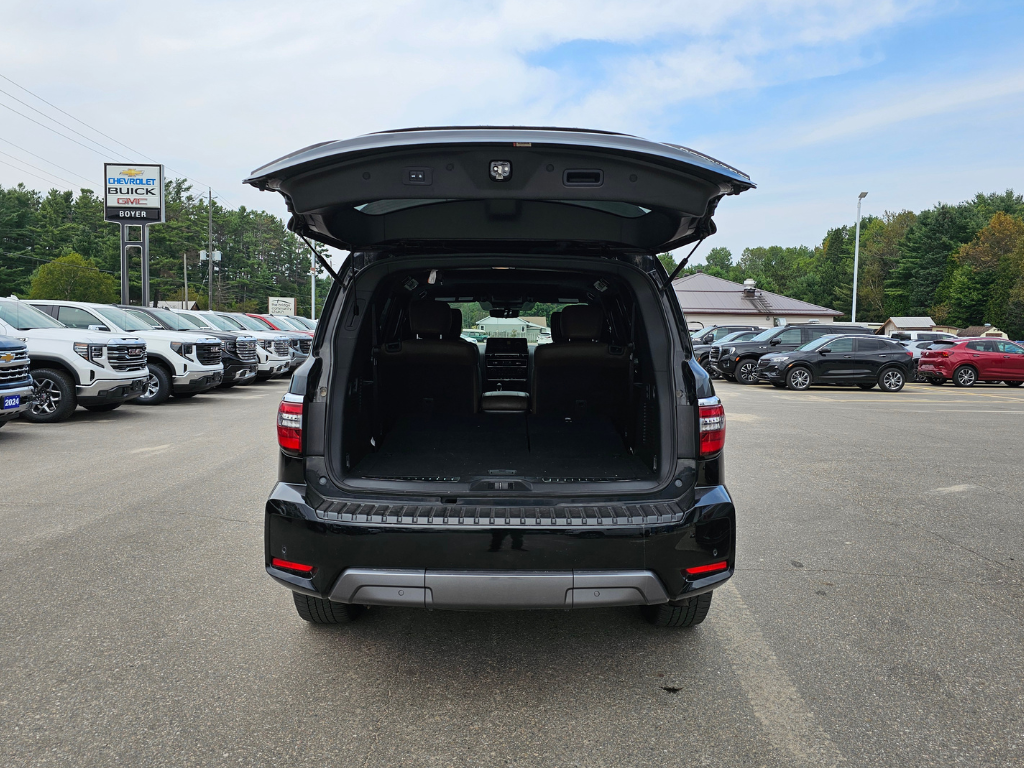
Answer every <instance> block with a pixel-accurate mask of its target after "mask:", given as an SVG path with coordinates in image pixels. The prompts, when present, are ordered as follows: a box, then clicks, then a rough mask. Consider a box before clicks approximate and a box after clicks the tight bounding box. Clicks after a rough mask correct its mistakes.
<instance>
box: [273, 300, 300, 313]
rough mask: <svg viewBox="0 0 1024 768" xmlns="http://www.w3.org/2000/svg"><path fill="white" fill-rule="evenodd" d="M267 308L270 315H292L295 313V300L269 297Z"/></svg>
mask: <svg viewBox="0 0 1024 768" xmlns="http://www.w3.org/2000/svg"><path fill="white" fill-rule="evenodd" d="M269 298H270V300H269V302H268V303H269V305H270V306H269V307H268V309H269V310H270V313H269V314H271V315H294V314H296V312H295V299H292V298H285V297H283V296H271V297H269Z"/></svg>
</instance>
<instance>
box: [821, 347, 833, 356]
mask: <svg viewBox="0 0 1024 768" xmlns="http://www.w3.org/2000/svg"><path fill="white" fill-rule="evenodd" d="M831 351H832V350H831V349H829V348H828V347H822V348H821V349H819V350H818V354H819V355H824V354H825V353H827V352H831Z"/></svg>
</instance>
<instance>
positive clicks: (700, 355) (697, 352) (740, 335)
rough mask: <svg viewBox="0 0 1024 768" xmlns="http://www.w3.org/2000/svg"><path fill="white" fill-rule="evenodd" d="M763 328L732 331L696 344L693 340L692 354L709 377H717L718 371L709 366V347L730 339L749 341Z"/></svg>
mask: <svg viewBox="0 0 1024 768" xmlns="http://www.w3.org/2000/svg"><path fill="white" fill-rule="evenodd" d="M763 330H764V329H763V328H754V329H752V330H749V331H733V332H732V333H728V334H725V335H723V336H722V337H721V338H719V339H717V340H716V341H715V342H708V343H707V344H698V343H697V342H696V341H693V356H694V357H695V358H697V362H698V363H700V367H701V368H703V369H704V370H705V371H707V372H708V373H710V374H711V378H713V379H716V378H718V371H715V370H714V369H712V367H711V347H712V346H714V344H715V343H718V342H721V344H722V345H724V344H726V343H727V342H730V341H749V340H750V339H752V338H754V337H755V336H757V334H759V333H760V332H761V331H763Z"/></svg>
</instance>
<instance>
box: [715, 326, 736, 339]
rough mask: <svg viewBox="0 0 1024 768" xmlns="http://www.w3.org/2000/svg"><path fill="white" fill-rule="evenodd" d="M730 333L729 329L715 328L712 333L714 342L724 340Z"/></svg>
mask: <svg viewBox="0 0 1024 768" xmlns="http://www.w3.org/2000/svg"><path fill="white" fill-rule="evenodd" d="M730 333H732V329H731V328H716V329H715V333H714V336H715V341H718V340H719V339H724V338H725V337H726V336H728V335H729V334H730Z"/></svg>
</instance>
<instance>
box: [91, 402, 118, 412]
mask: <svg viewBox="0 0 1024 768" xmlns="http://www.w3.org/2000/svg"><path fill="white" fill-rule="evenodd" d="M121 405H122V403H103V404H102V405H83V406H82V407H83V408H85V410H87V411H92V412H93V413H107V412H108V411H113V410H114V409H116V408H120V407H121Z"/></svg>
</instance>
